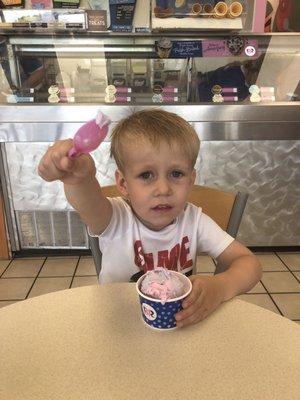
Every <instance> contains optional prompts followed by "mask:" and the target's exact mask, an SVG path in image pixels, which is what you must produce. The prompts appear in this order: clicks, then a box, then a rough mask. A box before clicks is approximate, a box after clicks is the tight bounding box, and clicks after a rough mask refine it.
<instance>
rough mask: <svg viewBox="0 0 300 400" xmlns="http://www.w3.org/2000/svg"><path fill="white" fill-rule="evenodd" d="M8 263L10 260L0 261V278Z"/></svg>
mask: <svg viewBox="0 0 300 400" xmlns="http://www.w3.org/2000/svg"><path fill="white" fill-rule="evenodd" d="M10 262H11V260H0V276H1V275H2V274H3V272H4V271H5V268H6V267H7V266H8V264H9V263H10Z"/></svg>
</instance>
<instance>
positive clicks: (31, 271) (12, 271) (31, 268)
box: [2, 258, 45, 278]
mask: <svg viewBox="0 0 300 400" xmlns="http://www.w3.org/2000/svg"><path fill="white" fill-rule="evenodd" d="M44 260H45V258H20V259H19V258H17V259H15V260H13V261H12V262H11V264H10V266H9V267H8V268H7V270H6V271H5V272H4V274H3V275H2V278H35V277H36V276H37V274H38V272H39V270H40V268H41V266H42V265H43V262H44Z"/></svg>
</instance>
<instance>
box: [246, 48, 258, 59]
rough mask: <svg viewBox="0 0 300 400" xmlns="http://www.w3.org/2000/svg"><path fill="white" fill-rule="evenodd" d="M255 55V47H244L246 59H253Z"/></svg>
mask: <svg viewBox="0 0 300 400" xmlns="http://www.w3.org/2000/svg"><path fill="white" fill-rule="evenodd" d="M255 53H256V50H255V47H254V46H247V47H245V54H246V56H248V57H253V56H254V55H255Z"/></svg>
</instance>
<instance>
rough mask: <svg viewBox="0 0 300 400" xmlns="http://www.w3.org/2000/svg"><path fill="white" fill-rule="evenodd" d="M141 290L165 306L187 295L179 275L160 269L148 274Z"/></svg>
mask: <svg viewBox="0 0 300 400" xmlns="http://www.w3.org/2000/svg"><path fill="white" fill-rule="evenodd" d="M140 290H141V292H142V293H143V294H145V295H146V296H149V297H152V298H154V299H159V300H161V302H162V304H164V303H165V302H166V301H167V300H169V299H174V298H177V297H180V296H182V295H183V294H185V292H186V290H187V288H186V285H185V284H184V281H182V280H180V278H179V276H178V274H175V273H173V272H172V271H170V270H168V269H165V268H161V267H159V268H156V269H154V270H152V271H149V272H147V273H146V275H145V277H144V278H143V280H142V283H141V287H140Z"/></svg>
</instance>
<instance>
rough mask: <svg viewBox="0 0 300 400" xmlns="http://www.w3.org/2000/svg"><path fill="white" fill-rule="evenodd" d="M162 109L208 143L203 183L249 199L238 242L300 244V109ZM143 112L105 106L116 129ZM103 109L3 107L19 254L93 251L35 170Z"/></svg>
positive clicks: (106, 178) (99, 159)
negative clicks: (56, 143)
mask: <svg viewBox="0 0 300 400" xmlns="http://www.w3.org/2000/svg"><path fill="white" fill-rule="evenodd" d="M160 107H162V108H163V109H165V110H167V111H171V112H175V113H177V114H179V115H180V116H182V117H183V118H185V119H187V120H188V121H189V122H190V123H191V124H192V125H193V126H194V128H195V129H196V131H197V133H198V135H199V137H200V139H201V141H202V145H201V150H200V154H199V158H198V160H197V164H196V170H197V183H199V184H203V185H208V186H215V187H219V188H222V189H225V190H233V191H235V190H240V191H245V192H248V193H249V200H248V204H247V207H246V210H245V214H244V217H243V221H242V224H241V227H240V231H239V236H238V239H239V240H241V241H242V242H243V243H245V244H246V245H248V246H298V245H299V244H300V226H299V223H300V222H299V221H300V207H299V198H300V168H299V158H300V156H299V155H300V141H299V136H300V135H299V132H300V112H299V105H297V104H296V103H295V104H293V103H276V104H272V105H267V104H266V105H254V104H250V105H183V106H160ZM144 108H149V107H140V106H139V107H128V106H119V105H118V106H111V105H110V106H101V110H102V111H103V112H105V113H106V114H107V115H109V116H110V117H111V119H112V121H113V123H116V122H117V121H118V120H119V119H121V118H123V117H125V116H127V115H128V114H130V113H131V112H133V111H137V110H140V109H144ZM98 109H99V106H98V105H71V106H70V105H69V106H68V105H63V106H60V105H59V106H47V105H45V106H43V105H40V106H37V105H34V106H27V105H26V106H25V105H19V106H2V107H0V141H1V142H3V143H2V144H1V154H2V163H1V164H2V167H1V180H2V186H3V190H4V192H5V198H6V207H7V210H8V213H7V217H8V227H9V234H10V236H11V243H12V248H13V250H19V249H26V248H41V247H46V248H87V247H88V243H87V238H86V235H85V233H84V229H83V227H82V225H81V223H80V221H79V220H78V218H76V215H75V213H73V212H72V211H71V210H70V207H69V205H68V204H67V202H66V200H65V198H64V194H63V188H62V184H61V183H60V182H54V183H46V182H44V181H43V180H42V179H41V178H40V177H39V176H38V175H37V172H36V167H37V164H38V161H39V159H40V158H41V156H42V154H43V153H44V151H45V150H46V148H47V147H48V145H49V144H50V143H51V142H53V141H55V140H59V139H64V138H68V137H72V136H73V135H74V133H75V131H76V129H77V128H78V127H79V126H80V125H81V124H82V123H83V122H85V121H87V120H89V119H91V118H93V117H94V116H95V114H96V112H97V110H98ZM112 125H113V124H112ZM109 140H110V139H109V136H108V138H107V139H106V141H105V142H104V143H103V144H102V145H101V146H100V148H99V149H97V150H96V151H95V152H94V153H93V154H94V158H95V161H96V165H97V170H98V175H97V177H98V179H99V181H100V183H101V184H102V185H106V184H111V183H113V182H114V170H115V164H114V162H113V160H111V159H110V157H109V148H110V142H109ZM30 227H31V228H30ZM29 232H31V233H30V234H29Z"/></svg>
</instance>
